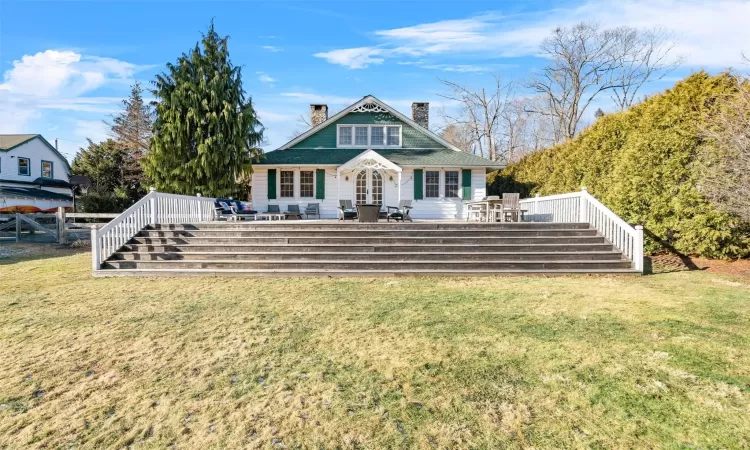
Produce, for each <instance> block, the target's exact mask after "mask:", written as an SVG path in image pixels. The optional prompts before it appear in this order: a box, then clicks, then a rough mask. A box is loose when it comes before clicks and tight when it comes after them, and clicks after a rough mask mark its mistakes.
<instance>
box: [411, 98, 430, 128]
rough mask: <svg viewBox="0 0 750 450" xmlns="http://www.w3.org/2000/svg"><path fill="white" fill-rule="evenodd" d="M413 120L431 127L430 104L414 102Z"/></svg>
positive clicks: (412, 105) (412, 107)
mask: <svg viewBox="0 0 750 450" xmlns="http://www.w3.org/2000/svg"><path fill="white" fill-rule="evenodd" d="M411 120H413V121H415V122H417V124H419V125H421V126H422V127H424V128H427V129H429V128H430V104H429V103H427V102H414V103H412V104H411Z"/></svg>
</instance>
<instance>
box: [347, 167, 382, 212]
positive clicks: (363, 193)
mask: <svg viewBox="0 0 750 450" xmlns="http://www.w3.org/2000/svg"><path fill="white" fill-rule="evenodd" d="M354 199H355V202H356V204H358V205H364V204H370V205H382V204H383V176H382V175H381V174H380V172H378V171H377V170H374V169H365V170H362V171H361V172H359V173H358V174H357V178H356V179H355V181H354Z"/></svg>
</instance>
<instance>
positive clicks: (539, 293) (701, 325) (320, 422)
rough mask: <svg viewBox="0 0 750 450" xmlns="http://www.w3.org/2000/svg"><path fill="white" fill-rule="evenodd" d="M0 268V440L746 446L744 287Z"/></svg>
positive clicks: (64, 263)
mask: <svg viewBox="0 0 750 450" xmlns="http://www.w3.org/2000/svg"><path fill="white" fill-rule="evenodd" d="M89 261H90V259H89V255H88V254H85V253H81V254H76V255H62V256H60V255H57V256H55V257H50V258H46V259H43V258H39V259H15V260H13V259H11V260H7V259H6V260H0V448H26V447H31V448H70V447H72V448H122V447H125V446H132V447H133V448H164V447H167V446H170V445H173V446H174V447H175V448H201V449H204V448H238V447H249V448H256V447H260V448H425V449H428V448H487V449H490V448H502V447H515V448H521V447H536V448H563V447H565V448H570V447H586V448H590V447H593V448H613V447H617V448H654V447H659V448H741V447H747V446H748V445H750V285H748V284H747V282H746V281H743V280H737V279H732V278H729V277H726V276H721V275H716V274H711V273H707V272H689V273H688V272H680V273H670V274H661V275H653V276H647V277H622V278H595V277H590V278H589V277H574V278H552V279H545V278H496V279H491V278H477V279H450V278H446V279H440V278H434V279H426V278H421V279H420V278H415V279H410V278H397V279H387V278H386V279H252V278H247V279H242V278H173V279H147V278H92V277H91V274H90V271H89Z"/></svg>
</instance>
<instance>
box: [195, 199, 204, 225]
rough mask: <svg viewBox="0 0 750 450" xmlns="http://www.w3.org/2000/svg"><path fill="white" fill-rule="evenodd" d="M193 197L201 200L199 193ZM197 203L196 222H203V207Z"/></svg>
mask: <svg viewBox="0 0 750 450" xmlns="http://www.w3.org/2000/svg"><path fill="white" fill-rule="evenodd" d="M195 196H196V197H198V198H201V193H200V192H198V193H197V194H196V195H195ZM197 203H198V222H203V205H202V204H201V202H200V201H198V202H197Z"/></svg>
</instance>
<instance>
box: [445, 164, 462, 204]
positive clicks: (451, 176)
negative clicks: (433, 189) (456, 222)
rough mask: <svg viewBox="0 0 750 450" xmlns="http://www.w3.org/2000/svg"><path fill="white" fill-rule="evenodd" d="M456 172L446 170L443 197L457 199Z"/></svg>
mask: <svg viewBox="0 0 750 450" xmlns="http://www.w3.org/2000/svg"><path fill="white" fill-rule="evenodd" d="M458 187H459V184H458V171H457V170H446V171H445V197H446V198H455V197H458Z"/></svg>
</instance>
